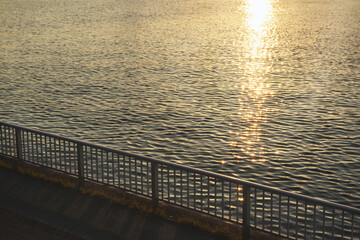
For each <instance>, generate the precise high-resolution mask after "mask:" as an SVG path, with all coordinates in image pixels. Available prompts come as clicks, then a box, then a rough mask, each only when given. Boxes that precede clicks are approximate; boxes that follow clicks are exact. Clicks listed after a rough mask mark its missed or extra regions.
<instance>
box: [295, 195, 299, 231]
mask: <svg viewBox="0 0 360 240" xmlns="http://www.w3.org/2000/svg"><path fill="white" fill-rule="evenodd" d="M295 219H296V222H295V238H297V237H298V221H299V200H298V199H296V214H295Z"/></svg>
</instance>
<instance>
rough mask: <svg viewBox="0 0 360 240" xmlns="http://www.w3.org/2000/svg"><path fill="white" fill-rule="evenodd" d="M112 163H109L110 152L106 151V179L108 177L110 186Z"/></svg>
mask: <svg viewBox="0 0 360 240" xmlns="http://www.w3.org/2000/svg"><path fill="white" fill-rule="evenodd" d="M109 168H110V163H109V151H108V150H106V175H107V176H106V177H107V181H106V182H107V184H110V169H109Z"/></svg>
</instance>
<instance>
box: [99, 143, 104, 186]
mask: <svg viewBox="0 0 360 240" xmlns="http://www.w3.org/2000/svg"><path fill="white" fill-rule="evenodd" d="M100 166H101V167H100V169H101V182H102V183H105V178H104V175H105V169H104V150H103V149H100Z"/></svg>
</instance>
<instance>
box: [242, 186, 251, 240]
mask: <svg viewBox="0 0 360 240" xmlns="http://www.w3.org/2000/svg"><path fill="white" fill-rule="evenodd" d="M242 239H243V240H250V187H249V186H248V185H243V229H242Z"/></svg>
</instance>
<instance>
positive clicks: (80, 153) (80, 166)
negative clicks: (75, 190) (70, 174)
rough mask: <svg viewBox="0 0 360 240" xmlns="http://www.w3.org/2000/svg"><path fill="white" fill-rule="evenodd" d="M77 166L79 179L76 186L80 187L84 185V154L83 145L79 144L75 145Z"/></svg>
mask: <svg viewBox="0 0 360 240" xmlns="http://www.w3.org/2000/svg"><path fill="white" fill-rule="evenodd" d="M77 165H78V178H79V183H78V186H79V187H80V186H83V185H84V152H83V145H82V144H80V143H78V144H77Z"/></svg>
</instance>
